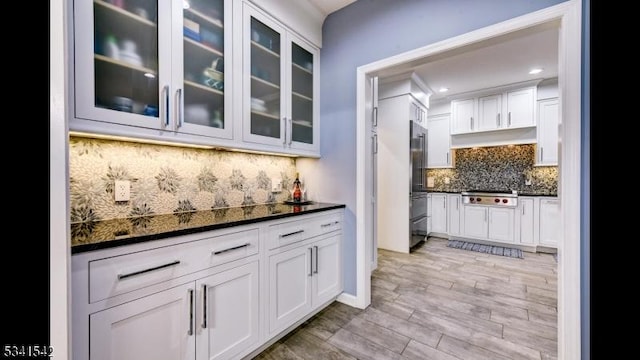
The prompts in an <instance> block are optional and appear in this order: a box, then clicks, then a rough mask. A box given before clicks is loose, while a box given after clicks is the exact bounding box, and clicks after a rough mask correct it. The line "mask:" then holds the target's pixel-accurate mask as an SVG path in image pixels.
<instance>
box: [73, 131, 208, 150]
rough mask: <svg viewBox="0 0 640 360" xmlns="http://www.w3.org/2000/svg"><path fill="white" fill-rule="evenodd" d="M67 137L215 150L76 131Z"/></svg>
mask: <svg viewBox="0 0 640 360" xmlns="http://www.w3.org/2000/svg"><path fill="white" fill-rule="evenodd" d="M69 135H71V136H78V137H85V138H92V139H103V140H115V141H127V142H135V143H141V144H153V145H168V146H177V147H189V148H196V149H209V150H210V149H215V146H210V145H196V144H186V143H180V142H171V141H161V140H151V139H139V138H132V137H127V136H115V135H103V134H93V133H85V132H76V131H69Z"/></svg>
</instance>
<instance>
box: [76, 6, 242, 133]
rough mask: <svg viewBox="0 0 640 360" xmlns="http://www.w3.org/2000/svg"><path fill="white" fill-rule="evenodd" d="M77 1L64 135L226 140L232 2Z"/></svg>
mask: <svg viewBox="0 0 640 360" xmlns="http://www.w3.org/2000/svg"><path fill="white" fill-rule="evenodd" d="M190 4H191V6H190V7H188V8H184V6H183V1H182V0H160V1H151V0H139V1H131V2H124V1H110V2H107V1H103V0H94V1H75V3H74V13H73V20H74V32H73V43H74V47H73V48H74V53H73V58H74V60H75V73H74V79H73V83H74V87H73V91H74V107H73V109H74V113H73V115H74V116H73V117H72V119H71V121H70V129H71V130H78V131H85V132H86V131H88V132H99V133H109V134H112V135H130V136H131V135H132V136H139V137H146V138H158V137H161V136H165V139H164V140H170V137H171V136H173V135H176V134H178V135H179V134H190V135H204V136H207V137H213V138H222V139H231V138H232V134H233V130H232V129H233V125H232V122H231V118H232V117H231V116H230V114H231V111H230V109H231V106H232V105H231V104H232V102H231V96H228V94H230V87H231V85H232V83H233V82H232V80H231V74H230V73H229V72H227V73H225V71H224V69H225V68H227V69H228V68H230V67H231V64H232V54H231V53H232V51H231V46H230V44H231V31H230V29H231V26H230V24H231V13H232V12H231V4H232V1H231V0H202V1H191V2H190Z"/></svg>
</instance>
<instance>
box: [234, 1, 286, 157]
mask: <svg viewBox="0 0 640 360" xmlns="http://www.w3.org/2000/svg"><path fill="white" fill-rule="evenodd" d="M243 11H244V12H245V15H244V26H243V28H244V29H245V30H248V41H247V35H246V34H245V44H244V63H243V65H244V75H245V78H244V92H243V95H244V96H243V118H244V122H243V125H244V126H243V128H244V130H243V132H244V136H243V138H244V140H245V141H250V142H256V143H261V144H267V145H275V146H280V147H284V146H285V129H286V127H287V122H286V114H284V112H283V110H284V109H286V106H285V103H284V102H285V101H286V100H287V98H286V97H285V92H284V91H285V88H284V85H285V71H286V69H285V67H284V59H285V58H286V54H285V52H286V51H287V50H288V49H287V48H286V47H283V46H282V44H283V37H284V29H283V28H282V27H280V26H279V25H278V24H277V23H276V22H274V21H272V20H271V19H270V18H268V17H266V16H264V15H263V14H262V13H259V12H258V11H257V10H255V9H253V8H252V7H251V6H249V5H247V4H245V5H244V7H243Z"/></svg>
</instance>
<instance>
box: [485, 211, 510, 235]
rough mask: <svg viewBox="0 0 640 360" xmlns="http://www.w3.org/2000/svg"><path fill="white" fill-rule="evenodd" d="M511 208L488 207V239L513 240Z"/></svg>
mask: <svg viewBox="0 0 640 360" xmlns="http://www.w3.org/2000/svg"><path fill="white" fill-rule="evenodd" d="M514 212H515V210H514V209H513V208H500V207H489V239H490V240H496V241H504V242H513V227H514V224H513V221H514Z"/></svg>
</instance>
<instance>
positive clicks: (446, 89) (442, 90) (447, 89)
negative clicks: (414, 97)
mask: <svg viewBox="0 0 640 360" xmlns="http://www.w3.org/2000/svg"><path fill="white" fill-rule="evenodd" d="M438 91H440V92H447V91H449V88H446V87H441V88H440V89H439V90H438Z"/></svg>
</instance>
